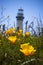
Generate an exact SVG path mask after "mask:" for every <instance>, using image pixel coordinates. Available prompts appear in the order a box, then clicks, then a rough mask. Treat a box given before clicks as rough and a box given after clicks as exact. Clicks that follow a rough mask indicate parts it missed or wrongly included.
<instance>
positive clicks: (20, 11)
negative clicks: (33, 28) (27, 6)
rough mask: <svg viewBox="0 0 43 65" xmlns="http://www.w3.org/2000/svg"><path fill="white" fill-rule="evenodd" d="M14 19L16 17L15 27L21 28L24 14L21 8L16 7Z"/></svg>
mask: <svg viewBox="0 0 43 65" xmlns="http://www.w3.org/2000/svg"><path fill="white" fill-rule="evenodd" d="M16 19H17V28H19V29H22V30H23V19H24V15H23V9H22V8H20V9H18V13H17V16H16Z"/></svg>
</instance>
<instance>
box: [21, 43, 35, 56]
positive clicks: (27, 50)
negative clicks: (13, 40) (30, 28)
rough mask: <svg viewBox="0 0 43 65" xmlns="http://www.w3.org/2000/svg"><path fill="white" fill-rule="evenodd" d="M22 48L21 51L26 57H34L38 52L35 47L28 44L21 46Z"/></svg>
mask: <svg viewBox="0 0 43 65" xmlns="http://www.w3.org/2000/svg"><path fill="white" fill-rule="evenodd" d="M20 48H21V49H20V51H21V52H22V53H24V55H26V56H29V55H33V54H34V53H35V52H36V50H35V49H34V47H33V46H31V45H29V44H27V43H25V44H21V46H20Z"/></svg>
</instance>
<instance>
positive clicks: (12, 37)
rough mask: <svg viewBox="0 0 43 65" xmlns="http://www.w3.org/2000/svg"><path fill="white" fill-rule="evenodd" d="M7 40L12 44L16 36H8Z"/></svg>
mask: <svg viewBox="0 0 43 65" xmlns="http://www.w3.org/2000/svg"><path fill="white" fill-rule="evenodd" d="M8 39H9V40H10V41H11V42H12V43H15V42H16V40H17V37H16V36H9V37H8Z"/></svg>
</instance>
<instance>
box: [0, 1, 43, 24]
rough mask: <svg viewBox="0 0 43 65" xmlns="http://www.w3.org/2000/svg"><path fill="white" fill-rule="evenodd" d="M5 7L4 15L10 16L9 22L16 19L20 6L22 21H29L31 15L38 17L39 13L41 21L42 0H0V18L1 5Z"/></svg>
mask: <svg viewBox="0 0 43 65" xmlns="http://www.w3.org/2000/svg"><path fill="white" fill-rule="evenodd" d="M2 6H3V8H5V9H4V10H3V11H4V14H3V15H4V16H5V17H6V16H8V15H9V16H10V21H11V23H14V21H16V15H17V12H18V9H19V8H20V7H22V8H23V9H24V17H25V19H24V22H25V21H26V20H28V21H31V20H32V18H33V17H37V18H39V14H40V16H41V19H42V21H43V0H0V18H1V7H2Z"/></svg>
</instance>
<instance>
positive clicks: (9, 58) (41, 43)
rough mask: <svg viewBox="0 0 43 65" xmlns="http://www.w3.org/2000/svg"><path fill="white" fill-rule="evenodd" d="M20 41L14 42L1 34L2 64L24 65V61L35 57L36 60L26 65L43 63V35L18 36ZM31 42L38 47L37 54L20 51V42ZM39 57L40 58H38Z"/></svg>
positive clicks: (40, 64)
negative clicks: (28, 54) (29, 54)
mask: <svg viewBox="0 0 43 65" xmlns="http://www.w3.org/2000/svg"><path fill="white" fill-rule="evenodd" d="M18 38H20V41H18V40H17V41H16V43H15V44H12V43H11V42H10V41H9V40H8V39H7V37H6V36H3V35H0V65H22V63H23V62H26V61H29V60H31V59H32V58H35V59H36V60H35V61H30V62H28V63H25V64H24V65H43V35H41V36H39V37H36V36H28V37H26V36H18ZM28 42H29V43H30V44H31V45H32V46H34V47H35V49H36V54H35V55H33V56H25V55H24V54H23V53H21V52H20V44H23V43H28ZM37 59H39V60H37Z"/></svg>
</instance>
